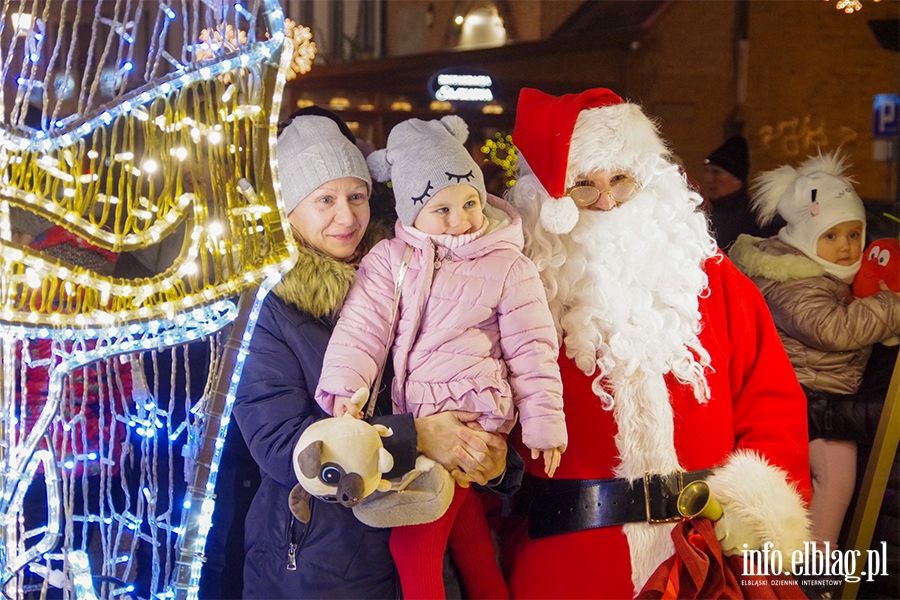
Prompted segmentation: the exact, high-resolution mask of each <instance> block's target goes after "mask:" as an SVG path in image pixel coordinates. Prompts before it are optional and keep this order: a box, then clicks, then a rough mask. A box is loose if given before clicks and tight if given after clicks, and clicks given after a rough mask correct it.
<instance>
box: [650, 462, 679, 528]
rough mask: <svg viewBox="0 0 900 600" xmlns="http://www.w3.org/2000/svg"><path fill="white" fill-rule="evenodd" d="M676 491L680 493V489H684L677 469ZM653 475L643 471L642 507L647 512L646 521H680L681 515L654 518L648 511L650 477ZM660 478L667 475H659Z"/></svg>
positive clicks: (655, 522) (654, 522)
mask: <svg viewBox="0 0 900 600" xmlns="http://www.w3.org/2000/svg"><path fill="white" fill-rule="evenodd" d="M677 475H678V493H679V494H680V493H681V490H683V489H684V479H683V477H682V475H683V473H682V471H678V473H677ZM651 477H653V474H652V473H650V472H649V471H644V509H645V511H646V513H647V522H648V523H653V524H658V523H674V522H676V521H681V520H682V519H683V518H684V517H682V516H681V515H676V516H674V517H668V518H666V519H654V518H653V515H652V514H651V512H650V478H651ZM659 477H660V479H664V478H666V477H668V475H660V476H659Z"/></svg>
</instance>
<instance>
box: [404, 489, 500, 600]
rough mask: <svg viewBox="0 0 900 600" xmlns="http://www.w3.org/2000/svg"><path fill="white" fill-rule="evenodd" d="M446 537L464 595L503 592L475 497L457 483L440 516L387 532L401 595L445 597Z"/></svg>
mask: <svg viewBox="0 0 900 600" xmlns="http://www.w3.org/2000/svg"><path fill="white" fill-rule="evenodd" d="M448 543H449V545H450V551H451V553H452V556H453V562H454V563H455V564H456V566H457V568H458V569H459V574H460V577H461V578H462V585H463V588H464V589H465V592H466V596H467V597H468V598H471V599H473V600H477V599H487V598H492V599H493V598H509V590H508V589H507V587H506V582H505V581H504V580H503V576H502V575H501V574H500V568H499V567H498V566H497V558H496V555H495V554H494V542H493V540H492V539H491V534H490V531H489V530H488V525H487V520H486V519H485V518H484V509H483V508H482V506H481V500H480V499H479V498H478V494H477V493H476V492H474V491H472V490H471V489H470V488H462V487H459V486H458V485H457V486H456V489H455V492H454V494H453V501H452V502H451V503H450V507H449V508H448V509H447V512H446V513H444V515H443V516H442V517H441V518H440V519H438V520H437V521H434V522H431V523H425V524H423V525H407V526H406V527H396V528H394V530H393V531H392V532H391V554H393V556H394V562H395V563H396V564H397V571H398V572H399V573H400V584H401V585H402V586H403V597H404V598H406V599H407V600H419V599H422V598H429V599H430V598H444V597H445V594H444V580H443V576H442V574H443V573H442V566H443V559H444V549H445V548H446V547H447V544H448Z"/></svg>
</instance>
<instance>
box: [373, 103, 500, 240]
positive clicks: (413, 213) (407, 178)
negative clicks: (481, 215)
mask: <svg viewBox="0 0 900 600" xmlns="http://www.w3.org/2000/svg"><path fill="white" fill-rule="evenodd" d="M468 137H469V127H468V126H467V125H466V122H465V121H463V120H462V118H460V117H458V116H456V115H447V116H446V117H444V118H442V119H441V120H440V121H422V120H420V119H409V120H407V121H403V122H402V123H399V124H397V125H396V126H395V127H394V128H393V129H392V130H391V133H390V135H389V136H388V141H387V148H385V149H384V150H377V151H375V152H373V153H372V154H370V155H369V157H368V159H367V161H368V163H369V168H370V169H371V170H372V176H373V177H374V178H375V179H376V180H377V181H390V182H391V184H392V186H393V188H394V200H395V202H396V203H397V216H398V217H400V222H402V223H403V224H404V225H406V226H412V224H413V223H415V221H416V217H417V216H418V215H419V211H420V210H422V207H423V206H425V203H426V202H428V200H429V199H430V198H431V197H432V196H434V195H435V194H437V193H438V192H439V191H440V190H442V189H444V188H445V187H447V186H450V185H456V184H458V183H468V184H469V185H471V186H472V187H473V188H475V189H476V190H477V191H478V196H479V197H480V198H481V207H482V208H484V203H485V201H486V200H487V194H486V192H485V190H484V176H483V175H482V174H481V169H480V168H478V165H477V164H475V161H474V160H473V159H472V156H471V155H470V154H469V152H468V150H466V148H465V146H463V142H465V141H466V138H468Z"/></svg>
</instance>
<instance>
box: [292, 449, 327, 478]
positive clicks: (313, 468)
mask: <svg viewBox="0 0 900 600" xmlns="http://www.w3.org/2000/svg"><path fill="white" fill-rule="evenodd" d="M322 445H323V444H322V440H316V441H315V442H313V443H312V444H310V445H309V446H307V447H306V448H304V449H303V450H301V451H300V453H299V454H298V455H297V466H299V467H300V472H301V473H303V476H304V477H306V478H307V479H315V478H316V477H317V476H318V475H319V467H321V466H322Z"/></svg>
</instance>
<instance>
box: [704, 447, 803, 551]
mask: <svg viewBox="0 0 900 600" xmlns="http://www.w3.org/2000/svg"><path fill="white" fill-rule="evenodd" d="M706 482H707V483H708V484H709V488H710V492H711V493H712V495H713V496H714V497H715V498H716V499H717V500H718V501H719V503H720V504H721V505H722V510H723V511H724V513H725V515H727V516H728V519H729V520H734V521H739V522H740V524H741V526H742V527H744V528H746V529H748V531H750V532H752V533H753V536H754V537H755V538H756V539H758V540H759V541H760V543H761V544H762V543H765V542H771V543H772V544H773V545H774V546H773V549H774V550H779V551H780V552H781V555H782V556H790V555H791V553H792V552H793V551H794V550H803V542H804V541H809V540H810V539H811V538H810V532H809V515H808V514H807V512H806V508H805V507H804V505H803V499H802V498H801V497H800V494H799V492H797V490H796V489H795V487H794V486H793V485H792V484H789V483H788V481H787V474H786V473H785V472H784V471H783V470H781V469H779V468H777V467H774V466H772V465H770V464H769V462H768V461H766V459H764V458H763V457H761V456H760V455H758V454H757V453H756V452H753V451H737V452H735V453H734V454H733V455H732V456H731V458H730V459H729V460H728V462H727V463H725V465H724V466H722V467H719V468H718V469H717V470H716V473H715V474H714V475H712V476H711V477H709V478H708V479H707V480H706ZM724 518H725V517H723V520H724ZM749 549H750V550H756V549H758V548H749Z"/></svg>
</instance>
